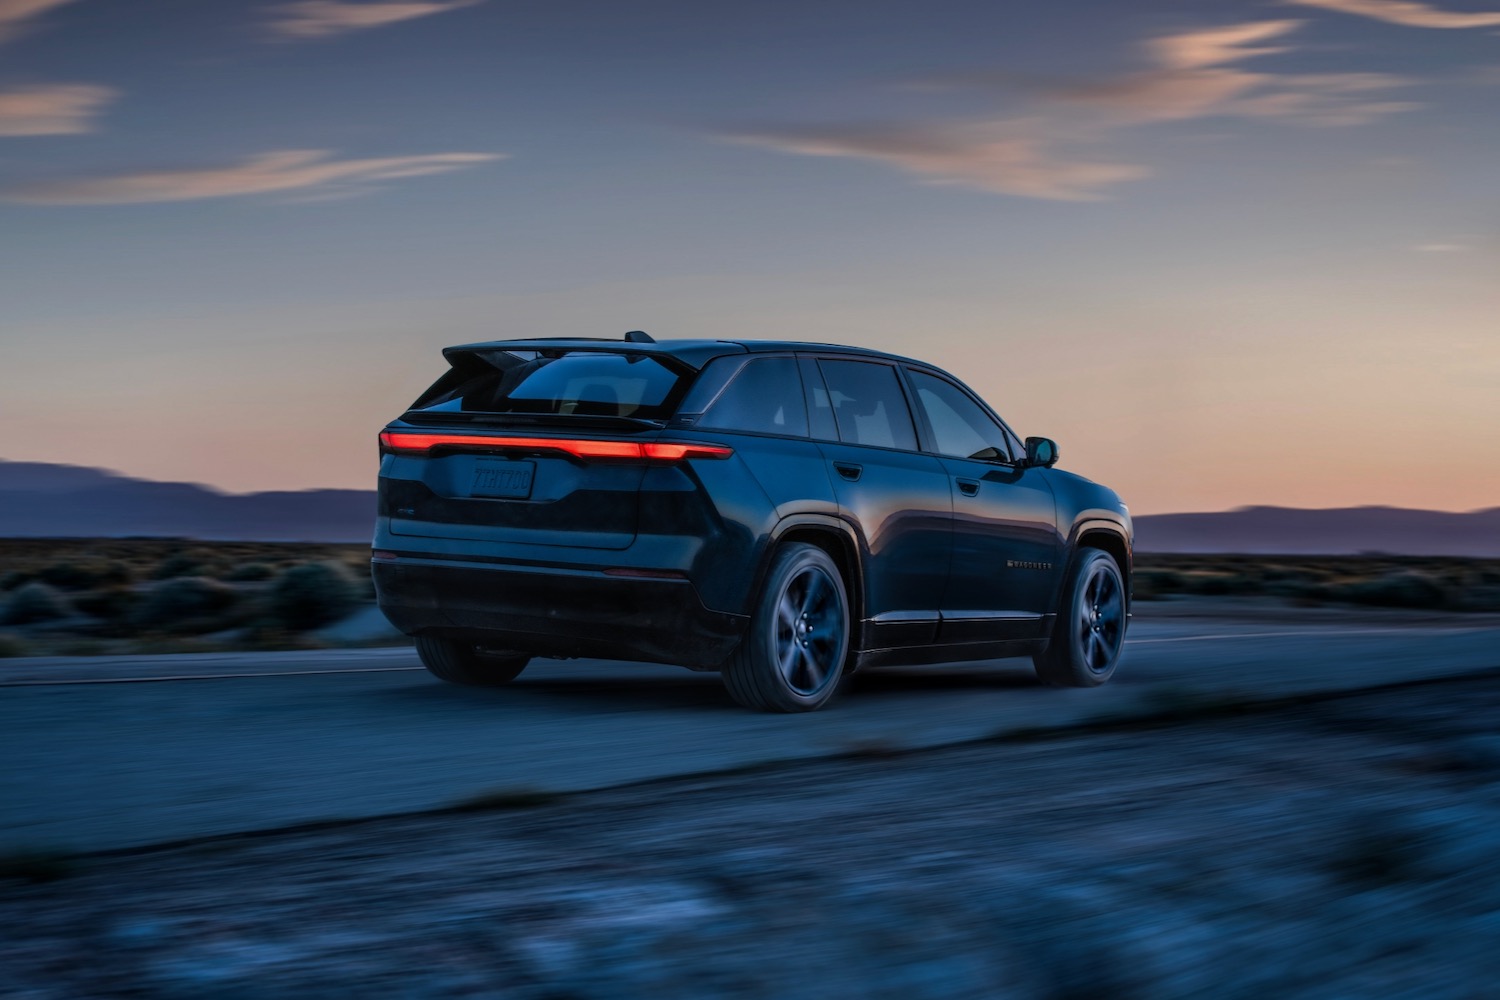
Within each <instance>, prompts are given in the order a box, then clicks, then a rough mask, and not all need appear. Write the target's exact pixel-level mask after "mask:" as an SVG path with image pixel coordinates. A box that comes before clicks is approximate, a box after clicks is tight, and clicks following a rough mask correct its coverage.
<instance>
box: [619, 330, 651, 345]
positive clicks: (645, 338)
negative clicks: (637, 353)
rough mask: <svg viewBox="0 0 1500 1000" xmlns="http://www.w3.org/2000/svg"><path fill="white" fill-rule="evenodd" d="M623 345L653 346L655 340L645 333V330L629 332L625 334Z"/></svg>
mask: <svg viewBox="0 0 1500 1000" xmlns="http://www.w3.org/2000/svg"><path fill="white" fill-rule="evenodd" d="M625 343H627V344H654V343H656V338H655V337H653V336H651V334H649V333H647V332H646V331H645V330H631V331H630V332H629V333H627V334H625Z"/></svg>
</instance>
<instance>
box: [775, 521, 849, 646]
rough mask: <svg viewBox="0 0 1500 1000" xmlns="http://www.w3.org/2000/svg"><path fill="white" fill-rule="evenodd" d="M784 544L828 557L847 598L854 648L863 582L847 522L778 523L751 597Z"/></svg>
mask: <svg viewBox="0 0 1500 1000" xmlns="http://www.w3.org/2000/svg"><path fill="white" fill-rule="evenodd" d="M787 542H806V543H808V544H810V545H816V546H817V547H818V548H820V549H822V550H823V551H824V552H827V553H828V556H829V558H831V559H832V560H833V563H834V565H835V566H837V567H838V569H839V573H840V574H841V575H842V576H843V578H844V588H845V590H846V591H847V592H848V595H849V620H850V629H849V639H850V644H851V646H853V645H854V644H855V641H856V640H857V638H858V635H859V628H858V622H859V621H860V620H861V619H862V618H863V617H864V606H865V603H864V602H865V581H864V560H863V559H862V558H861V552H862V551H863V548H862V546H861V545H860V539H859V536H858V534H856V532H855V530H854V527H853V526H852V525H850V524H849V523H848V522H847V521H843V520H841V519H839V518H837V517H832V516H829V515H827V514H793V515H791V516H789V517H786V518H784V519H783V520H781V521H780V522H778V523H777V525H776V527H775V528H773V529H772V530H771V534H770V536H769V538H768V539H767V544H766V547H765V551H764V552H763V553H762V554H761V558H760V564H759V565H758V566H757V567H756V571H755V588H754V590H753V591H752V593H753V594H759V593H760V590H761V588H762V587H763V586H765V580H766V574H767V573H768V572H770V569H771V560H772V559H773V558H774V557H775V555H776V552H777V550H779V549H780V548H781V547H782V546H783V545H785V544H786V543H787Z"/></svg>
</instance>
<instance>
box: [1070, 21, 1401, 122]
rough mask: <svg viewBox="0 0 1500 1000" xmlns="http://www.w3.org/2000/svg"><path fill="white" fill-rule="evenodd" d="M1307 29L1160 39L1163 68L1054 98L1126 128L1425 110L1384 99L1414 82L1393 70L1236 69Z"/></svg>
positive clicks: (1278, 24)
mask: <svg viewBox="0 0 1500 1000" xmlns="http://www.w3.org/2000/svg"><path fill="white" fill-rule="evenodd" d="M1300 24H1301V22H1300V21H1259V22H1251V23H1248V24H1240V25H1234V26H1232V27H1228V28H1216V29H1211V30H1208V31H1193V32H1184V33H1181V34H1175V35H1166V36H1163V37H1160V38H1155V39H1152V40H1151V41H1149V42H1148V43H1147V44H1146V46H1145V51H1146V53H1147V55H1148V57H1149V58H1150V59H1151V60H1152V61H1153V62H1155V63H1156V68H1154V69H1151V70H1146V71H1144V72H1140V73H1132V74H1128V75H1126V76H1121V77H1113V78H1109V79H1105V80H1094V81H1088V82H1084V83H1079V84H1065V85H1061V86H1055V87H1053V88H1051V89H1050V90H1049V91H1048V96H1050V97H1052V98H1054V99H1058V100H1061V101H1064V102H1068V103H1072V104H1075V105H1078V106H1082V107H1089V108H1093V109H1095V110H1097V111H1100V112H1103V113H1106V114H1109V115H1112V116H1114V117H1115V118H1116V119H1117V120H1119V121H1120V122H1122V123H1126V124H1128V123H1137V122H1152V121H1180V120H1186V119H1191V118H1210V117H1224V116H1230V117H1240V118H1262V119H1277V120H1281V121H1288V122H1294V123H1302V124H1311V125H1363V124H1366V123H1368V122H1372V121H1375V120H1376V119H1378V118H1381V117H1384V116H1385V115H1390V114H1395V113H1397V112H1400V111H1409V110H1412V109H1414V108H1417V107H1419V105H1417V104H1415V103H1413V102H1410V101H1392V100H1386V99H1382V98H1380V97H1378V96H1377V95H1379V94H1380V93H1381V92H1383V91H1389V90H1394V89H1398V88H1402V87H1409V86H1411V85H1412V83H1413V82H1414V81H1411V80H1408V79H1406V78H1404V77H1398V76H1393V75H1391V74H1388V73H1270V72H1257V71H1253V70H1248V69H1244V68H1242V67H1240V66H1238V65H1236V64H1237V63H1240V62H1243V61H1245V60H1247V59H1251V58H1256V57H1261V56H1269V55H1274V54H1277V53H1281V52H1285V51H1288V46H1285V45H1277V46H1265V45H1259V44H1258V43H1261V42H1266V41H1269V40H1271V39H1276V38H1282V37H1283V36H1285V35H1287V34H1289V33H1291V32H1293V31H1295V30H1296V29H1297V28H1298V27H1299V26H1300Z"/></svg>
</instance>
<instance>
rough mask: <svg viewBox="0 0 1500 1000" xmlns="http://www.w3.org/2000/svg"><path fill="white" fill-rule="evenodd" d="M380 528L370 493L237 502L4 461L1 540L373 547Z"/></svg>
mask: <svg viewBox="0 0 1500 1000" xmlns="http://www.w3.org/2000/svg"><path fill="white" fill-rule="evenodd" d="M374 528H375V493H374V492H373V491H372V490H299V491H296V492H276V493H242V494H231V493H222V492H220V491H218V490H215V489H213V488H212V487H208V486H200V485H198V484H196V483H158V482H152V481H149V480H144V479H132V478H130V477H129V476H122V475H120V474H119V473H116V472H109V471H107V470H104V469H91V468H86V467H84V466H79V465H53V464H50V463H47V462H7V461H5V460H4V459H0V537H9V538H116V537H121V536H127V535H161V536H170V537H175V538H201V539H212V540H219V541H253V542H283V541H285V542H314V541H317V542H368V541H369V540H370V538H371V536H372V535H373V534H374Z"/></svg>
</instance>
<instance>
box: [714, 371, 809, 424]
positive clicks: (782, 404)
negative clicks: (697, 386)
mask: <svg viewBox="0 0 1500 1000" xmlns="http://www.w3.org/2000/svg"><path fill="white" fill-rule="evenodd" d="M698 426H699V427H709V428H720V429H722V430H726V431H756V432H759V433H761V434H790V435H795V436H797V437H806V436H807V402H806V400H805V399H804V398H803V395H802V377H801V376H800V375H798V374H797V362H796V361H794V360H793V359H791V358H759V359H756V360H755V361H751V362H750V363H749V364H747V365H745V367H743V368H741V369H740V372H739V374H738V375H736V376H735V377H734V381H732V382H730V383H729V385H728V386H726V387H725V389H724V391H723V392H722V393H720V394H719V398H718V399H716V400H714V403H713V405H712V406H710V407H709V408H708V412H707V413H705V414H704V415H703V418H702V419H701V420H699V421H698Z"/></svg>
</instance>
